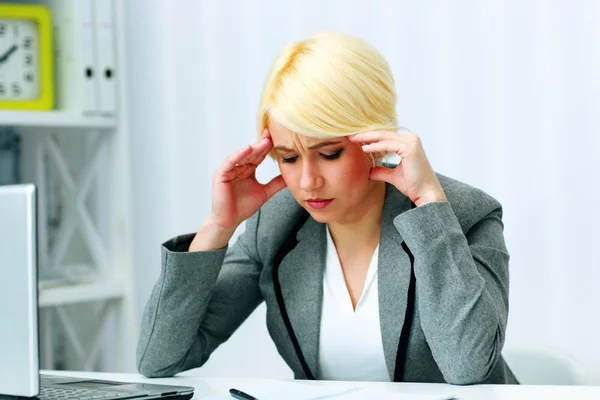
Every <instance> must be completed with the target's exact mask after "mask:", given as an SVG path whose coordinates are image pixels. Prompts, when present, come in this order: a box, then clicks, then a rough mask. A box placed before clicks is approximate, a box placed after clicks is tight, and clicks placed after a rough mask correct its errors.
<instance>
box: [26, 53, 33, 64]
mask: <svg viewBox="0 0 600 400" xmlns="http://www.w3.org/2000/svg"><path fill="white" fill-rule="evenodd" d="M31 64H33V56H32V55H31V54H25V65H27V66H30V65H31Z"/></svg>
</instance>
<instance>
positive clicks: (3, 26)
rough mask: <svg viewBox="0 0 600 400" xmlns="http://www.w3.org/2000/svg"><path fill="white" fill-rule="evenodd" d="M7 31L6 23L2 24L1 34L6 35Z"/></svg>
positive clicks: (0, 27) (0, 26)
mask: <svg viewBox="0 0 600 400" xmlns="http://www.w3.org/2000/svg"><path fill="white" fill-rule="evenodd" d="M5 32H6V25H5V24H0V36H2V35H4V33H5Z"/></svg>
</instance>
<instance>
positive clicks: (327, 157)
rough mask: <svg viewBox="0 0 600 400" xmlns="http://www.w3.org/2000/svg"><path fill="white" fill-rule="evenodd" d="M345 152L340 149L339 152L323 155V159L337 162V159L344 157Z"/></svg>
mask: <svg viewBox="0 0 600 400" xmlns="http://www.w3.org/2000/svg"><path fill="white" fill-rule="evenodd" d="M343 150H344V149H339V150H338V151H336V152H335V153H333V154H323V153H321V157H323V158H324V159H326V160H335V159H336V158H338V157H339V156H341V155H342V151H343Z"/></svg>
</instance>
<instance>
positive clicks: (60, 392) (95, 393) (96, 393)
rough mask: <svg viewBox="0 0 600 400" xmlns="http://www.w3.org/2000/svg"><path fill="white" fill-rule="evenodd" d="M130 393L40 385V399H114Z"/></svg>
mask: <svg viewBox="0 0 600 400" xmlns="http://www.w3.org/2000/svg"><path fill="white" fill-rule="evenodd" d="M129 394H130V393H119V392H108V391H104V390H98V389H62V388H55V387H45V386H42V387H40V394H39V395H38V397H37V398H38V399H40V400H54V399H61V400H92V399H116V398H119V397H121V396H126V395H129Z"/></svg>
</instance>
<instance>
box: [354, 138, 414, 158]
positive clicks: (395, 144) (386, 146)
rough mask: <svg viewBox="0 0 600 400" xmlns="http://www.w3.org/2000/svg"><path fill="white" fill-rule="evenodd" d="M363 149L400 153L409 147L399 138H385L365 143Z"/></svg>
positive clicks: (373, 151) (369, 151)
mask: <svg viewBox="0 0 600 400" xmlns="http://www.w3.org/2000/svg"><path fill="white" fill-rule="evenodd" d="M362 149H363V151H364V152H365V153H381V152H386V153H396V154H399V155H400V154H401V153H402V152H404V151H405V150H406V149H407V145H406V143H403V142H401V141H399V140H383V141H381V142H375V143H370V144H365V145H363V146H362Z"/></svg>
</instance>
